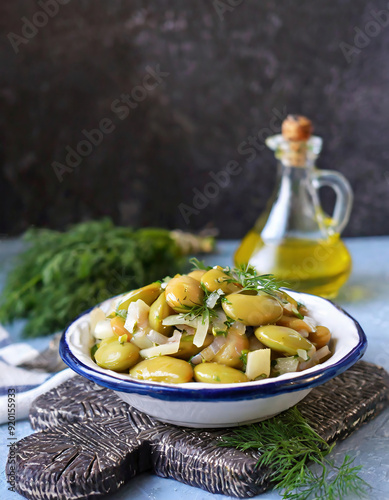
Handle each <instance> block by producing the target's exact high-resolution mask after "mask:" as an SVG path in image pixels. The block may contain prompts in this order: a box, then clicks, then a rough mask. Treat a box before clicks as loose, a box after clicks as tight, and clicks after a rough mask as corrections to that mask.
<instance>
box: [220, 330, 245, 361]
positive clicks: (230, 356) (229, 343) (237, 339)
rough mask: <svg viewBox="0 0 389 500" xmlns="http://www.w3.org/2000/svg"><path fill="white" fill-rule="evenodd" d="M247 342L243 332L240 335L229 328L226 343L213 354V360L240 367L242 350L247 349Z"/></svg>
mask: <svg viewBox="0 0 389 500" xmlns="http://www.w3.org/2000/svg"><path fill="white" fill-rule="evenodd" d="M249 344H250V343H249V339H248V338H247V336H246V335H245V334H243V335H240V334H239V333H237V332H236V331H234V330H229V331H228V334H227V337H226V343H225V344H224V345H223V346H222V347H221V349H220V351H219V352H218V353H217V354H216V355H215V357H214V358H213V361H215V362H216V363H221V364H222V365H226V366H231V367H232V368H242V367H243V362H242V360H241V356H242V351H243V350H248V349H249Z"/></svg>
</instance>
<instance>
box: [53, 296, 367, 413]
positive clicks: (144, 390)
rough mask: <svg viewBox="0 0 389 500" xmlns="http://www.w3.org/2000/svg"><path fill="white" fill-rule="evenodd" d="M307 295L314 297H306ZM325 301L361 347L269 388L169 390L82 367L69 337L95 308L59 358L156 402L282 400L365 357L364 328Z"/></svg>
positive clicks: (181, 387) (93, 378)
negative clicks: (349, 325)
mask: <svg viewBox="0 0 389 500" xmlns="http://www.w3.org/2000/svg"><path fill="white" fill-rule="evenodd" d="M303 295H312V294H308V293H304V294H303ZM320 299H321V300H325V301H326V302H329V303H330V304H332V305H333V306H334V307H335V308H336V309H338V311H340V312H341V313H343V314H344V315H345V316H347V317H348V318H350V319H351V320H352V321H353V323H354V325H355V327H356V329H357V332H358V337H359V340H358V343H357V345H356V346H355V347H354V348H353V349H352V350H351V351H350V352H349V353H347V355H346V356H344V357H343V358H342V359H341V360H340V361H338V362H337V363H335V364H334V365H332V366H330V367H327V368H323V369H321V370H317V371H316V372H315V373H307V374H304V372H301V375H300V376H299V377H296V378H294V379H291V380H277V378H275V379H273V380H272V381H271V382H268V383H267V384H266V385H257V384H255V383H248V384H247V386H239V387H234V386H229V387H218V386H216V387H210V388H203V389H201V390H199V389H191V388H189V387H185V386H184V385H179V386H178V385H177V386H174V387H172V386H165V385H155V384H150V383H148V382H146V381H137V380H132V379H128V380H121V379H116V378H114V377H113V376H111V375H106V374H104V373H100V372H99V371H97V370H95V369H94V368H91V367H89V366H87V365H85V364H84V363H82V362H81V361H80V360H79V359H78V358H77V357H76V356H75V355H74V354H73V353H72V352H71V350H70V348H69V345H68V343H67V339H66V335H67V332H68V331H69V328H70V327H71V326H72V324H73V323H74V322H75V321H77V320H78V319H80V318H81V317H83V316H85V315H86V314H88V313H89V312H90V311H91V310H92V309H94V307H91V308H90V309H88V310H86V311H84V312H83V313H81V314H80V315H79V316H78V317H77V318H75V319H74V321H72V323H70V324H69V326H68V327H67V328H66V329H65V331H64V332H63V334H62V337H61V340H60V344H59V354H60V356H61V358H62V360H63V361H64V362H65V363H66V364H67V365H68V366H69V367H70V368H71V369H72V370H73V371H75V372H76V373H78V374H79V375H82V376H83V377H85V378H87V379H89V380H91V381H92V382H95V383H96V384H98V385H101V386H103V387H107V388H108V389H112V390H114V391H119V392H126V393H134V394H138V395H141V396H149V397H152V398H156V399H160V400H164V401H182V402H188V401H200V402H209V403H211V402H217V401H230V402H231V401H243V400H251V399H265V398H270V397H272V396H278V395H281V394H286V393H290V392H295V391H301V390H304V389H312V388H313V387H316V386H318V385H321V384H324V383H325V382H328V381H329V380H331V379H332V378H334V377H336V376H337V375H340V374H341V373H343V372H344V371H346V370H347V369H348V368H350V367H351V366H352V365H353V364H355V363H356V362H357V361H358V360H359V359H360V358H361V357H362V356H363V354H364V353H365V351H366V348H367V338H366V335H365V332H364V331H363V330H362V327H361V325H360V324H359V323H358V322H357V321H356V320H355V319H354V318H353V317H352V316H350V314H348V313H347V312H346V311H344V310H343V309H342V308H341V307H339V306H338V305H337V304H334V303H333V302H332V301H330V300H327V299H324V298H322V297H320Z"/></svg>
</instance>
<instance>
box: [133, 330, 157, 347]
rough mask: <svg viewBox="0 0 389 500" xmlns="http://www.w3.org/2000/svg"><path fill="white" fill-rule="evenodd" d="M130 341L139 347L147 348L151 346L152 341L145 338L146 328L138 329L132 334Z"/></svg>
mask: <svg viewBox="0 0 389 500" xmlns="http://www.w3.org/2000/svg"><path fill="white" fill-rule="evenodd" d="M131 342H132V343H133V344H134V345H136V346H137V347H139V349H147V348H149V347H152V346H153V343H152V342H151V340H150V339H149V338H147V330H144V331H139V332H137V333H135V335H133V336H132V339H131Z"/></svg>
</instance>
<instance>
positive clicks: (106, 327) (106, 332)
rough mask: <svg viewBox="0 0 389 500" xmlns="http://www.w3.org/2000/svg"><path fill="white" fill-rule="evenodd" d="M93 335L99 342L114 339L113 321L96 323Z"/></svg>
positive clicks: (105, 320) (106, 320)
mask: <svg viewBox="0 0 389 500" xmlns="http://www.w3.org/2000/svg"><path fill="white" fill-rule="evenodd" d="M93 335H94V337H95V338H96V339H99V340H103V339H107V338H109V337H113V335H114V333H113V330H112V327H111V321H110V320H109V319H103V320H102V321H98V322H97V323H96V326H95V330H94V332H93Z"/></svg>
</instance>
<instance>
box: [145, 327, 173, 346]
mask: <svg viewBox="0 0 389 500" xmlns="http://www.w3.org/2000/svg"><path fill="white" fill-rule="evenodd" d="M146 337H147V338H148V339H149V340H151V342H153V344H158V345H162V344H166V343H167V342H169V337H166V335H162V333H159V332H157V331H156V330H150V331H149V333H148V334H147V335H146Z"/></svg>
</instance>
